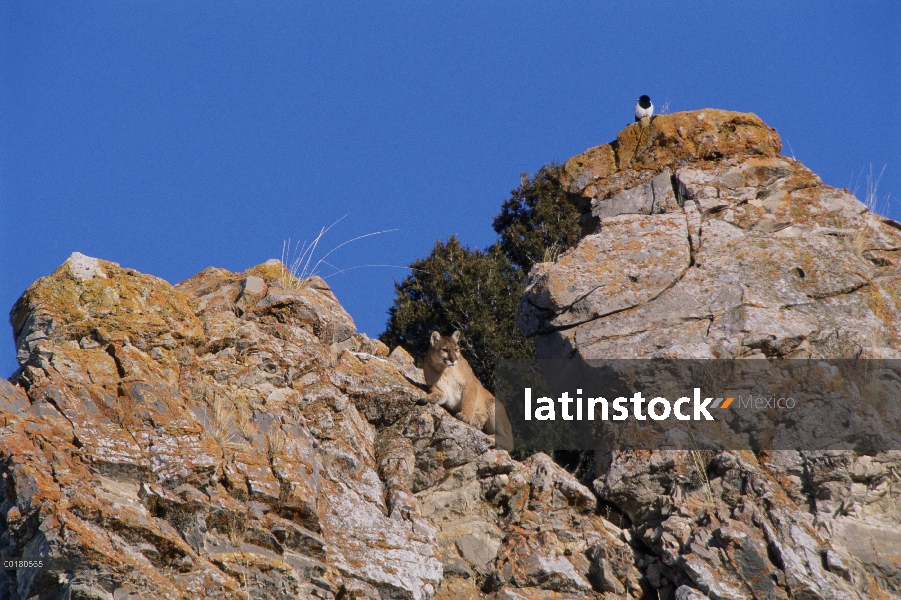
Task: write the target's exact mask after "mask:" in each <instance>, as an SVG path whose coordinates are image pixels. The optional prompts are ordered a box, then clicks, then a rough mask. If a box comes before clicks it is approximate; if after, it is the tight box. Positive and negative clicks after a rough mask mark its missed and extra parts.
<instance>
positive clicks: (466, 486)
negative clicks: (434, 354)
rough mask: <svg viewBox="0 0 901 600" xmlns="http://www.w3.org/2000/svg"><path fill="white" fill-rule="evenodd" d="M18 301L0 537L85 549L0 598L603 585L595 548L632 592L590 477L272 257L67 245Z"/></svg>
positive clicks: (15, 546)
mask: <svg viewBox="0 0 901 600" xmlns="http://www.w3.org/2000/svg"><path fill="white" fill-rule="evenodd" d="M11 321H12V323H13V326H14V331H15V336H16V343H17V347H18V348H19V358H20V360H21V362H22V368H21V369H20V370H19V371H18V372H17V374H16V375H15V384H11V383H9V382H5V381H2V382H0V417H2V421H0V427H2V428H0V473H2V479H0V489H2V491H3V497H4V498H5V501H4V502H3V503H2V505H0V516H2V519H0V553H2V555H3V556H21V555H32V556H40V555H47V554H49V555H52V556H67V557H76V556H78V557H84V558H85V559H86V560H87V562H88V563H89V565H90V569H88V570H81V571H78V572H77V573H75V574H74V576H73V577H70V578H68V579H67V578H62V579H58V578H56V576H53V577H49V578H48V577H44V576H41V577H36V576H34V572H30V571H19V572H11V571H6V572H3V573H0V590H2V591H0V597H4V598H5V597H10V598H26V597H31V596H32V595H35V594H39V595H40V597H47V598H49V597H66V594H69V595H70V596H71V597H73V598H74V597H80V598H91V597H96V598H115V599H117V598H132V597H133V598H153V599H157V598H173V599H175V598H179V599H180V598H214V597H215V598H219V597H246V596H247V595H249V597H254V598H286V599H287V598H298V597H301V598H307V597H309V598H337V597H341V598H348V599H349V598H360V599H363V598H369V599H382V600H389V599H400V598H409V599H419V598H423V599H424V598H430V597H434V596H436V595H437V596H438V597H444V598H465V597H467V596H468V597H472V598H478V597H481V595H482V592H481V589H482V588H483V587H484V586H486V585H487V586H489V587H491V586H494V588H495V589H496V590H497V593H502V592H503V590H511V589H513V588H514V587H515V586H517V585H527V586H533V587H531V588H530V589H537V590H542V589H543V590H544V591H543V592H542V593H553V592H552V591H551V590H554V589H557V590H578V591H579V592H580V593H582V594H584V596H587V597H600V596H599V594H600V592H599V591H595V589H597V590H599V589H600V588H595V589H592V584H591V583H589V581H590V580H591V578H592V577H593V575H591V574H590V573H589V571H591V569H593V568H595V567H594V566H593V565H594V563H591V562H590V561H589V559H588V558H586V557H585V555H584V554H585V552H586V551H587V549H588V547H589V546H591V547H592V548H595V549H597V548H608V547H616V548H619V550H618V552H619V553H620V555H621V557H622V558H621V560H619V559H618V560H619V562H618V563H617V565H618V566H617V568H616V569H613V570H610V569H608V570H607V572H606V573H607V579H605V580H604V581H607V583H606V584H604V585H608V586H609V585H612V586H614V587H617V586H618V587H617V589H623V590H626V589H629V590H632V592H631V593H632V595H633V596H634V595H636V594H637V593H638V592H637V590H640V585H639V583H638V580H639V578H640V574H639V573H638V571H637V570H636V569H634V568H633V567H631V563H630V562H629V560H626V558H624V557H626V556H627V555H630V554H629V550H628V548H627V546H626V544H625V542H623V541H622V539H620V537H618V536H619V535H620V534H621V532H620V531H619V530H618V529H617V528H615V527H614V526H613V525H611V524H609V523H606V522H605V520H604V519H603V518H602V517H600V516H599V515H597V514H595V509H596V503H595V501H594V496H593V495H592V493H591V491H590V490H588V488H585V487H583V486H580V485H579V484H578V483H577V482H576V481H575V480H574V479H573V478H572V476H571V475H569V474H568V473H567V472H566V471H564V470H563V469H561V468H559V467H557V466H556V465H555V464H554V463H553V462H552V461H550V459H548V458H547V457H545V456H543V455H542V456H535V457H532V458H530V459H529V461H526V462H525V463H518V462H516V461H513V460H512V459H511V458H510V456H509V455H508V454H507V453H506V452H504V451H501V450H497V449H495V448H494V447H493V441H492V439H491V438H490V437H489V436H486V435H485V434H483V433H482V432H481V431H479V430H477V429H474V428H472V427H470V426H468V425H466V424H464V423H462V422H461V421H459V420H458V419H456V418H454V417H452V416H450V415H449V414H448V413H447V412H446V411H445V410H444V409H442V408H440V407H437V406H434V405H431V404H429V403H427V402H425V391H424V390H423V389H422V387H421V381H422V372H421V370H419V369H417V368H416V367H415V365H414V363H413V360H412V358H411V357H410V356H409V355H405V353H404V352H403V351H402V350H397V349H395V351H394V352H389V351H388V348H386V347H385V346H384V345H383V344H381V343H380V342H378V341H377V340H371V339H369V338H368V337H366V336H365V335H362V334H359V333H356V332H355V329H354V326H353V320H352V319H351V318H350V316H349V315H348V314H347V313H346V312H345V311H344V310H343V309H342V308H341V306H340V304H338V302H337V300H336V299H335V297H334V295H333V294H332V293H331V291H330V290H329V288H328V286H327V285H325V283H324V282H323V281H321V280H318V279H316V278H313V279H312V280H308V281H305V282H301V281H297V280H295V279H293V278H292V277H290V275H289V274H288V273H287V271H286V269H285V268H284V267H283V266H282V265H281V264H280V263H278V262H277V261H276V262H273V261H270V262H267V263H265V264H263V265H259V266H257V267H253V268H251V269H248V270H247V271H245V272H244V273H230V272H228V271H225V270H222V269H214V268H210V269H206V270H205V271H203V272H202V273H199V274H198V275H196V276H195V277H192V278H191V279H189V280H187V281H185V282H182V283H180V284H178V285H177V286H170V285H169V284H167V283H166V282H164V281H162V280H159V279H156V278H153V277H150V276H147V275H141V274H139V273H137V272H135V271H133V270H130V269H122V268H120V267H119V266H118V265H115V264H113V263H109V262H106V261H102V260H97V259H92V258H89V257H84V256H80V255H76V256H74V257H73V258H72V259H70V260H69V261H67V262H66V263H65V264H64V265H63V266H61V267H60V268H59V269H57V271H56V272H54V274H52V275H50V276H49V277H45V278H43V279H41V280H39V281H37V282H36V283H35V284H34V285H32V286H31V287H30V288H29V289H28V290H27V291H26V293H25V294H24V295H23V297H22V299H21V300H20V301H19V302H18V303H17V304H16V306H15V307H14V309H13V311H12V314H11ZM510 530H513V531H516V532H517V533H516V534H515V535H514V536H513V537H512V538H508V531H510ZM611 532H613V533H611ZM533 556H534V557H536V558H534V559H533V560H532V563H528V562H527V561H528V559H529V557H533ZM605 556H606V555H605ZM611 564H612V563H611ZM522 565H531V566H526V567H523V568H520V567H521V566H522ZM514 567H515V568H514ZM504 569H507V571H505V570H504ZM508 571H509V573H508ZM592 573H593V571H592ZM499 574H504V575H503V578H502V577H501V575H499ZM524 597H535V596H534V594H532V593H531V592H529V593H527V594H526V596H524Z"/></svg>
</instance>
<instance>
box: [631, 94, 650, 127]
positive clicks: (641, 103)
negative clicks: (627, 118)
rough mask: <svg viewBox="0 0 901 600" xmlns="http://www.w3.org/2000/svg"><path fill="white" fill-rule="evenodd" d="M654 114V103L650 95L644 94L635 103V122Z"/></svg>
mask: <svg viewBox="0 0 901 600" xmlns="http://www.w3.org/2000/svg"><path fill="white" fill-rule="evenodd" d="M653 114H654V105H653V104H652V103H651V99H650V98H649V97H648V96H642V97H641V98H639V99H638V103H637V104H636V105H635V122H636V123H637V122H638V121H641V119H642V118H643V117H650V116H651V115H653Z"/></svg>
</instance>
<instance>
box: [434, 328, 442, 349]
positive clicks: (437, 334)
mask: <svg viewBox="0 0 901 600" xmlns="http://www.w3.org/2000/svg"><path fill="white" fill-rule="evenodd" d="M440 341H441V334H440V333H438V332H437V331H433V332H432V345H433V346H437V345H438V342H440Z"/></svg>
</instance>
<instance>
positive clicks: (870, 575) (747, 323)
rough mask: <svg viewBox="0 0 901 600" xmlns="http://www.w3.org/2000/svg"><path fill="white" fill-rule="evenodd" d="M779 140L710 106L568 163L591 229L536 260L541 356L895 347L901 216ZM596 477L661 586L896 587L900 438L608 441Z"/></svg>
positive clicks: (532, 298) (783, 593)
mask: <svg viewBox="0 0 901 600" xmlns="http://www.w3.org/2000/svg"><path fill="white" fill-rule="evenodd" d="M779 150H780V141H779V138H778V136H777V135H776V133H775V131H774V130H772V129H770V128H769V127H767V126H766V125H765V124H764V123H763V122H761V121H760V120H759V119H758V118H757V117H755V116H754V115H747V114H738V113H730V112H724V111H718V110H704V111H696V112H689V113H678V114H673V115H665V116H659V117H655V118H654V119H653V120H652V121H651V122H650V123H644V124H642V123H636V124H634V125H630V126H628V127H627V128H626V129H625V130H624V131H623V132H622V133H621V134H620V135H619V137H618V138H617V140H616V141H615V142H612V143H610V144H606V145H604V146H600V147H597V148H592V149H590V150H588V151H586V152H585V153H584V154H582V155H579V156H576V157H574V158H572V159H570V160H569V161H568V162H567V163H566V165H565V176H564V183H565V185H566V186H567V187H568V190H569V191H570V192H571V193H573V194H579V195H581V196H582V197H584V198H585V199H586V201H587V203H588V204H589V205H590V210H591V218H593V219H595V222H596V223H597V226H596V228H595V232H594V233H593V234H591V235H588V236H586V237H585V238H584V239H582V240H581V242H580V243H579V244H578V245H577V246H576V247H575V248H573V249H571V250H569V251H568V252H566V253H564V254H563V255H561V256H560V257H559V259H558V260H557V261H556V262H555V263H545V264H540V265H537V266H536V267H535V268H534V270H533V271H532V273H531V274H530V278H529V284H528V288H527V290H526V294H525V296H524V298H523V300H522V303H521V305H520V312H519V325H520V328H521V329H522V330H523V332H525V333H527V334H529V335H535V336H536V341H537V346H538V354H539V357H541V358H565V357H573V356H578V357H582V358H587V359H593V358H601V359H614V358H648V359H651V358H702V359H704V358H754V357H777V358H901V266H899V265H901V224H898V223H896V222H894V221H892V220H890V219H886V218H883V217H880V216H878V215H876V214H873V213H871V212H869V211H868V210H867V208H866V207H865V206H864V205H863V204H862V203H860V202H859V201H858V200H857V199H855V198H854V197H853V196H852V195H851V194H850V193H849V192H848V191H847V190H837V189H834V188H831V187H829V186H826V185H823V183H822V182H821V181H820V179H819V178H818V177H816V176H815V175H814V174H813V173H811V172H810V171H809V170H807V169H806V168H805V167H804V166H802V165H801V164H800V163H798V162H797V161H794V160H791V159H788V158H785V157H782V156H779ZM898 400H899V399H898V398H894V399H892V401H898ZM595 472H596V475H597V479H596V480H595V481H594V484H593V487H594V490H595V492H596V493H597V494H598V496H599V498H601V499H602V500H603V501H605V502H608V503H610V504H612V505H614V506H616V507H617V508H619V509H620V510H622V511H624V512H625V513H626V515H627V516H628V518H629V519H630V521H631V528H630V529H629V531H630V533H631V534H632V535H633V536H634V538H633V542H632V544H633V547H637V546H640V547H643V548H645V549H646V551H647V554H648V556H647V557H646V558H644V559H642V560H643V562H637V563H636V565H637V566H638V567H639V568H640V570H641V571H642V574H643V576H644V578H645V581H647V582H648V583H649V584H650V586H651V587H652V588H655V589H656V590H658V591H659V592H660V595H661V597H663V598H666V597H675V598H696V597H709V598H724V599H725V598H750V597H755V598H787V597H803V598H857V597H861V598H879V597H901V502H899V499H901V478H899V477H898V475H897V473H901V453H899V452H887V453H880V454H878V455H875V456H861V455H857V454H855V453H853V452H829V453H824V452H806V453H805V452H769V453H761V454H760V455H759V456H755V455H753V454H751V453H739V452H724V453H719V454H715V453H709V452H706V453H705V452H703V451H697V452H676V451H667V452H663V451H659V452H607V453H600V452H599V453H598V454H597V455H596V466H595Z"/></svg>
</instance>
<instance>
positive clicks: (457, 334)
mask: <svg viewBox="0 0 901 600" xmlns="http://www.w3.org/2000/svg"><path fill="white" fill-rule="evenodd" d="M451 337H452V338H454V341H455V342H459V341H460V330H459V329H458V330H457V331H455V332H454V334H453V335H452V336H451Z"/></svg>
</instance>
